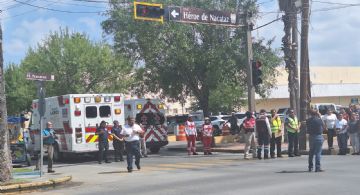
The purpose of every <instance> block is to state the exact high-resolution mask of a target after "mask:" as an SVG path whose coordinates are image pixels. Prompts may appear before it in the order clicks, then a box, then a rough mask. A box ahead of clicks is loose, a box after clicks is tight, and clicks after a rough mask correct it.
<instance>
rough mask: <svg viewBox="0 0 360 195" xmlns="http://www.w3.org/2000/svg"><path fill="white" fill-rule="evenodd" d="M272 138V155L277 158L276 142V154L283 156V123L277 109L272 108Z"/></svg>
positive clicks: (279, 156)
mask: <svg viewBox="0 0 360 195" xmlns="http://www.w3.org/2000/svg"><path fill="white" fill-rule="evenodd" d="M270 126H271V138H270V156H271V158H275V144H276V154H277V157H278V158H281V157H282V155H281V140H282V123H281V119H280V117H279V116H278V115H277V114H276V110H275V109H272V110H271V121H270Z"/></svg>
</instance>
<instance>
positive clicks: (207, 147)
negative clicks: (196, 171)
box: [202, 117, 213, 155]
mask: <svg viewBox="0 0 360 195" xmlns="http://www.w3.org/2000/svg"><path fill="white" fill-rule="evenodd" d="M212 134H213V126H212V124H211V122H210V118H208V117H205V124H204V125H203V128H202V141H203V144H204V155H211V154H212V153H211V142H212Z"/></svg>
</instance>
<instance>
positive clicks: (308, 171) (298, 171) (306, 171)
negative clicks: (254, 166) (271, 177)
mask: <svg viewBox="0 0 360 195" xmlns="http://www.w3.org/2000/svg"><path fill="white" fill-rule="evenodd" d="M275 173H309V171H279V172H275Z"/></svg>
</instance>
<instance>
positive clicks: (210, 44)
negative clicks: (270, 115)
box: [102, 0, 275, 115]
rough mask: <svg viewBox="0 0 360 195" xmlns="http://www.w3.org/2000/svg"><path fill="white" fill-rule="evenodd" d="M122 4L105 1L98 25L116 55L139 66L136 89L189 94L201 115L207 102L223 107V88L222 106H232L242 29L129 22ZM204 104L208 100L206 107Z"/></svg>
mask: <svg viewBox="0 0 360 195" xmlns="http://www.w3.org/2000/svg"><path fill="white" fill-rule="evenodd" d="M125 2H127V3H128V4H126V3H118V2H117V1H112V2H111V3H110V5H111V9H110V11H109V12H108V16H109V18H108V19H107V20H106V21H104V22H103V23H102V26H103V29H104V31H105V33H107V34H109V35H112V36H113V38H114V48H115V51H116V52H117V53H121V54H124V55H125V56H127V57H129V58H130V59H132V60H134V61H136V62H140V64H141V65H142V66H140V67H139V68H138V69H137V70H138V71H137V73H138V75H137V76H138V78H139V79H140V80H138V82H137V83H136V85H135V86H133V87H134V90H135V91H136V92H139V93H141V92H142V93H144V92H154V93H161V94H162V95H164V96H166V97H169V98H172V99H177V100H182V99H183V98H184V97H187V96H189V95H192V96H194V97H195V98H196V100H197V103H198V105H199V108H201V109H202V110H203V111H204V113H205V115H208V114H209V112H210V110H212V109H211V107H212V106H214V107H216V106H218V108H217V109H223V107H221V106H219V105H216V104H219V103H218V102H217V100H218V97H220V96H219V94H221V90H223V89H224V88H223V86H226V89H227V92H230V93H229V94H224V96H228V97H226V98H225V99H229V100H230V101H229V105H227V107H234V105H230V104H233V103H239V102H241V101H242V100H241V99H242V97H244V96H243V95H244V90H243V89H244V86H246V82H245V81H246V66H245V65H246V62H245V59H246V58H245V56H244V51H245V50H244V46H245V45H244V41H243V40H242V37H243V36H244V30H243V29H241V28H236V29H234V28H228V27H220V26H208V25H202V24H179V23H173V22H166V23H165V24H159V23H153V22H143V21H135V20H134V19H133V18H132V15H131V12H130V11H129V10H131V6H130V7H129V6H127V5H131V4H130V1H125ZM243 2H244V5H245V4H246V6H247V7H254V2H252V1H246V2H245V1H243ZM166 3H167V5H170V4H171V3H173V5H182V6H188V7H198V8H204V9H217V10H230V11H234V8H236V1H231V0H225V1H221V3H220V1H216V0H213V1H209V0H207V1H205V0H198V1H193V0H191V1H190V0H186V1H166ZM263 48H264V47H259V48H258V51H259V52H264V51H263ZM259 55H261V53H260V54H259ZM273 55H274V56H275V54H273ZM273 67H275V65H271V66H268V69H269V70H268V72H274V68H273ZM264 86H265V85H264ZM232 88H233V89H236V90H231V89H232ZM210 98H211V99H210ZM210 103H214V104H213V105H212V106H210ZM217 109H216V110H217Z"/></svg>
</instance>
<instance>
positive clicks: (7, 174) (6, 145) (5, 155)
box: [0, 24, 12, 182]
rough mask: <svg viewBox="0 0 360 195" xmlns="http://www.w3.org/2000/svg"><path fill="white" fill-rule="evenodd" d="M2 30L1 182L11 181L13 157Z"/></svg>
mask: <svg viewBox="0 0 360 195" xmlns="http://www.w3.org/2000/svg"><path fill="white" fill-rule="evenodd" d="M2 40H3V37H2V28H1V24H0V182H6V181H8V180H10V179H11V170H12V166H11V163H12V162H11V156H10V142H9V132H8V130H7V110H6V97H5V79H4V59H3V50H2Z"/></svg>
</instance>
